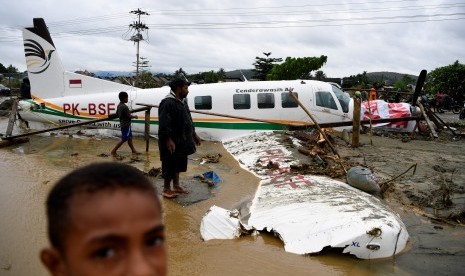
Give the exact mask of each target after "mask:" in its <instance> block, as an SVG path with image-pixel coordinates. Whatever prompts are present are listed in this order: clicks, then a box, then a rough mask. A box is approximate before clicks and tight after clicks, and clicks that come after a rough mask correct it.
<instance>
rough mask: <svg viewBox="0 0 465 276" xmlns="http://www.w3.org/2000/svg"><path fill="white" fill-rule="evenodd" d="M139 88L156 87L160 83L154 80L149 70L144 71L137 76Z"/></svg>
mask: <svg viewBox="0 0 465 276" xmlns="http://www.w3.org/2000/svg"><path fill="white" fill-rule="evenodd" d="M138 87H139V88H156V87H160V84H159V83H157V82H156V81H155V79H154V78H153V75H152V73H151V72H149V71H144V72H142V74H140V76H139V83H138Z"/></svg>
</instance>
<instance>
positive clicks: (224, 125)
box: [33, 108, 289, 130]
mask: <svg viewBox="0 0 465 276" xmlns="http://www.w3.org/2000/svg"><path fill="white" fill-rule="evenodd" d="M33 112H37V113H41V114H47V115H55V116H60V117H64V118H73V119H76V120H78V119H79V120H93V119H99V118H89V117H83V116H78V115H73V114H69V113H63V112H60V111H58V110H55V109H52V108H46V109H36V110H33ZM117 120H118V119H114V120H109V121H117ZM132 121H133V123H136V124H144V123H145V121H144V120H140V119H139V120H132ZM150 124H151V125H158V121H154V120H151V121H150ZM194 125H195V127H199V128H216V129H249V130H252V129H256V130H287V129H289V128H288V127H287V126H285V125H280V124H272V123H261V122H248V123H228V122H194Z"/></svg>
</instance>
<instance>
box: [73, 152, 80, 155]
mask: <svg viewBox="0 0 465 276" xmlns="http://www.w3.org/2000/svg"><path fill="white" fill-rule="evenodd" d="M78 155H79V153H77V152H74V153H71V156H78Z"/></svg>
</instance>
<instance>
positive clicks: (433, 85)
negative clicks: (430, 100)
mask: <svg viewBox="0 0 465 276" xmlns="http://www.w3.org/2000/svg"><path fill="white" fill-rule="evenodd" d="M424 87H425V92H426V93H427V94H432V95H436V94H437V93H438V92H439V91H440V92H443V93H446V94H448V95H449V96H451V97H452V98H454V99H455V100H457V101H459V102H462V101H463V100H465V65H463V64H461V63H459V61H458V60H457V61H455V62H454V63H453V64H451V65H447V66H444V67H439V68H436V69H434V70H433V71H431V72H430V73H428V75H427V76H426V82H425V86H424Z"/></svg>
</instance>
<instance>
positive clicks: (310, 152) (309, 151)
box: [297, 146, 326, 157]
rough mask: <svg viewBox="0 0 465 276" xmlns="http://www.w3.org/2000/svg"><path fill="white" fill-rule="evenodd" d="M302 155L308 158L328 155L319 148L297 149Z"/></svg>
mask: <svg viewBox="0 0 465 276" xmlns="http://www.w3.org/2000/svg"><path fill="white" fill-rule="evenodd" d="M297 150H298V151H299V152H300V153H302V154H304V155H307V156H312V157H314V156H316V155H326V151H325V150H324V149H322V148H320V147H319V146H313V147H312V148H311V149H307V148H298V149H297Z"/></svg>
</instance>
